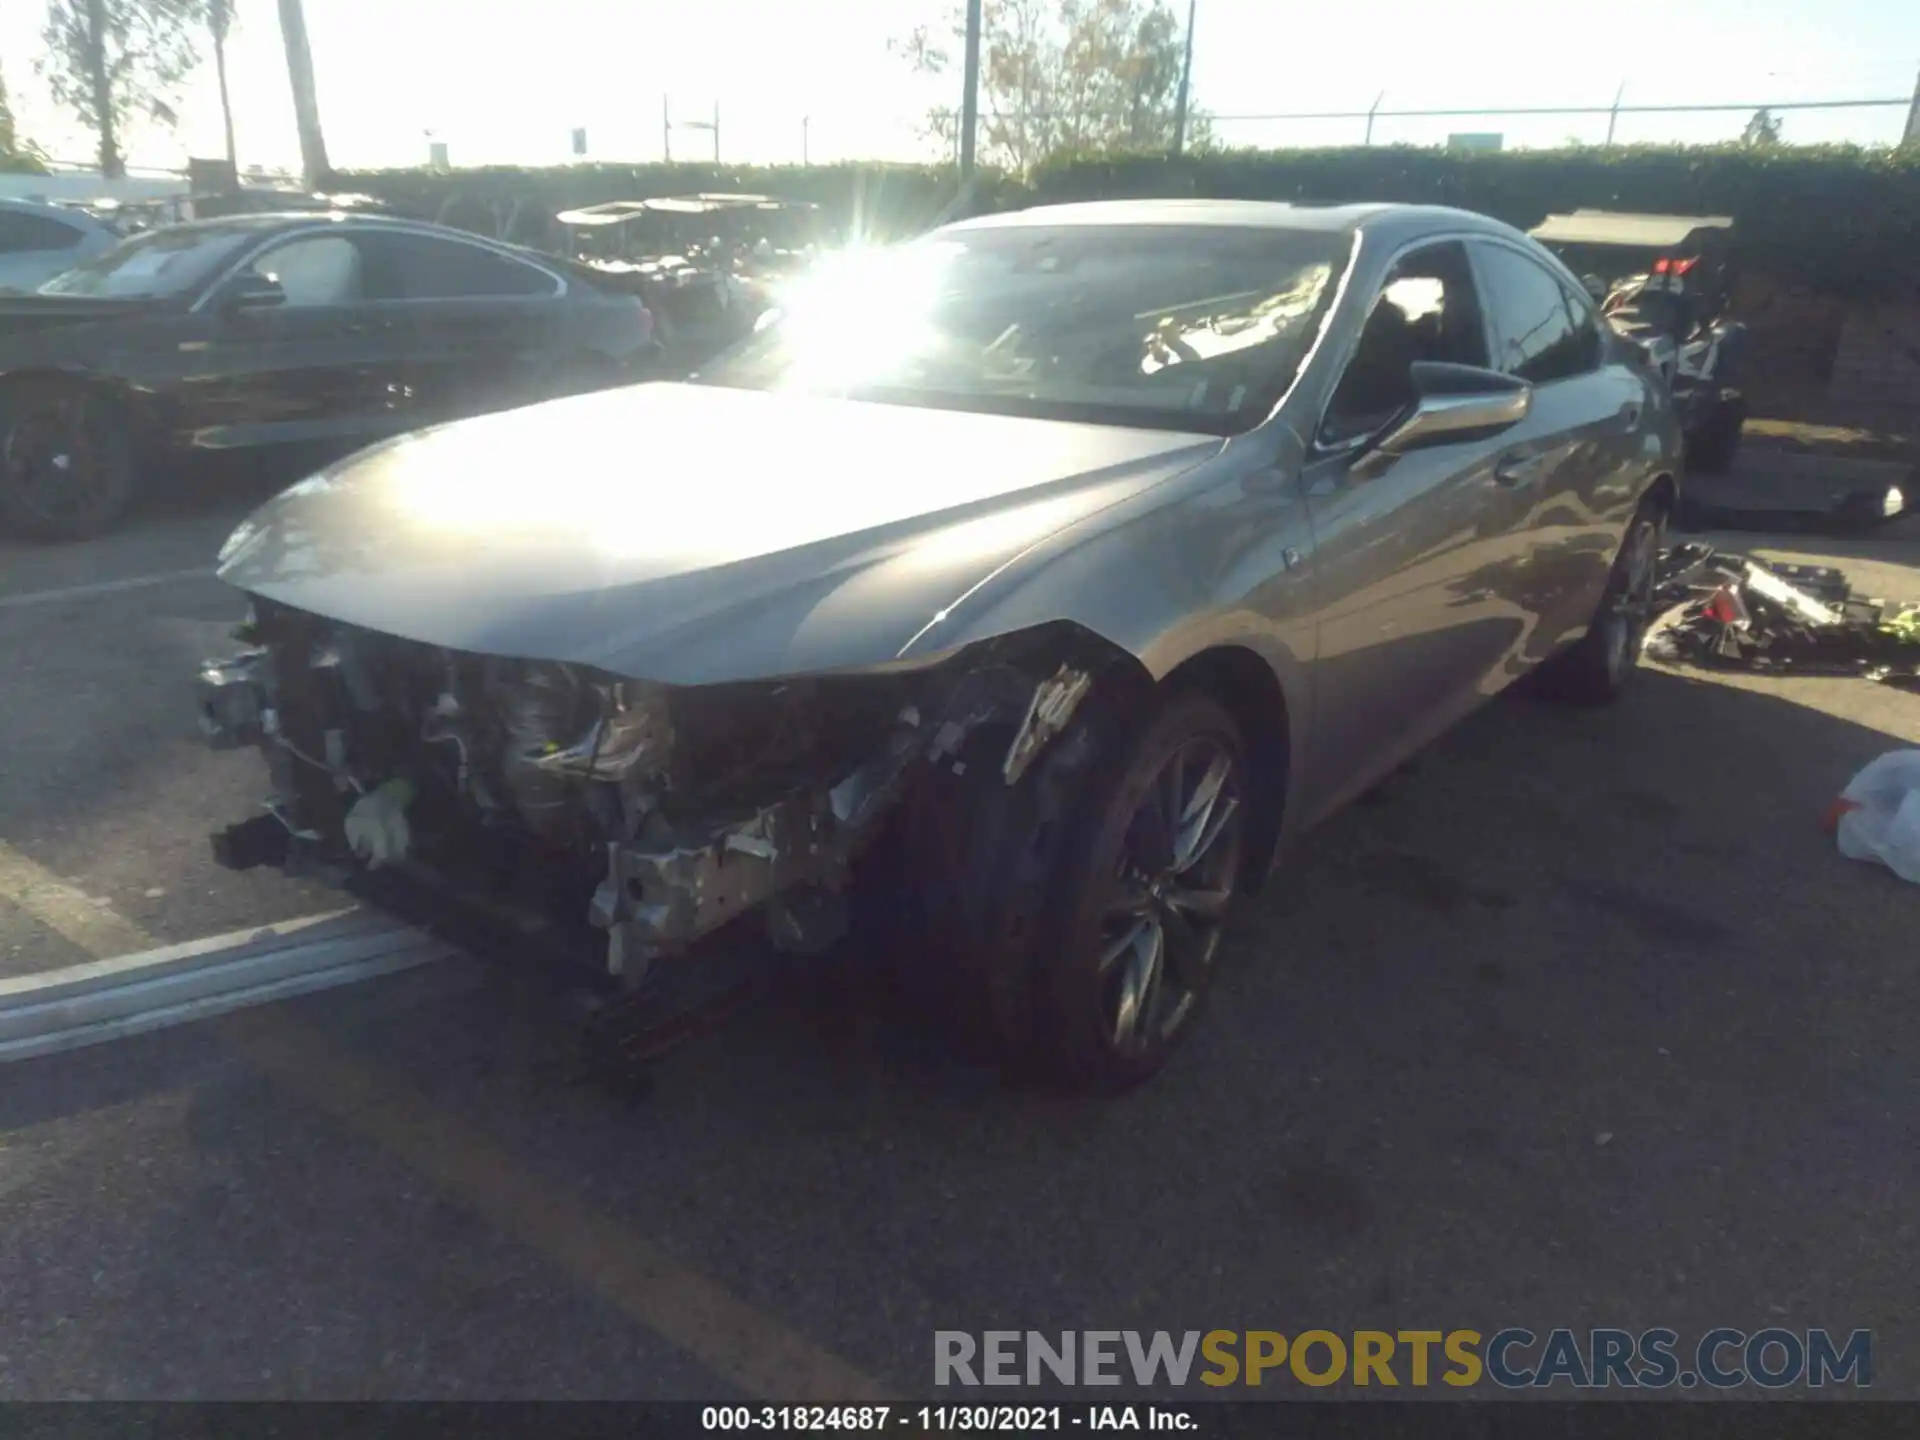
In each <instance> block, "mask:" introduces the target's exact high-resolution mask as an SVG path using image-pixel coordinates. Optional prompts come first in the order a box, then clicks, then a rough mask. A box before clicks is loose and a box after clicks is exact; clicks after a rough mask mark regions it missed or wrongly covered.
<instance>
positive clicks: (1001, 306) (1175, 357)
mask: <svg viewBox="0 0 1920 1440" xmlns="http://www.w3.org/2000/svg"><path fill="white" fill-rule="evenodd" d="M1351 244H1352V241H1351V239H1350V238H1349V237H1348V236H1346V235H1342V234H1332V233H1321V232H1314V231H1291V230H1281V229H1266V228H1254V227H1246V228H1241V227H1228V226H1187V225H1099V226H1095V225H1084V226H1079V225H1077V226H1068V225H1019V224H1015V225H1006V226H993V227H982V228H980V229H958V230H953V231H947V232H940V233H936V234H934V235H932V236H929V237H927V238H925V239H923V240H919V241H916V242H913V243H911V244H907V245H902V246H897V247H890V248H884V249H874V250H868V251H854V252H849V253H847V254H845V255H842V256H838V257H835V258H834V259H833V260H832V261H830V262H823V263H822V265H821V266H820V267H819V268H818V269H817V270H816V271H813V272H810V273H809V274H808V275H807V276H806V277H804V278H803V279H802V280H800V281H798V282H796V283H795V284H794V285H793V286H791V287H789V288H788V290H787V291H786V292H785V293H784V294H783V295H782V296H780V298H779V299H778V300H777V301H776V307H777V308H776V313H775V315H774V317H773V319H772V321H771V323H770V324H768V325H767V326H766V327H765V328H763V329H762V330H761V331H760V332H759V333H758V334H756V335H754V336H753V337H751V338H750V339H748V340H747V341H746V342H745V343H744V344H742V345H741V346H739V347H737V348H736V349H735V350H733V351H732V352H730V353H729V354H727V355H726V356H723V357H722V358H721V359H720V360H719V361H717V362H716V363H715V364H713V365H711V366H709V367H708V368H707V369H706V370H705V371H703V372H702V373H701V374H699V375H697V376H696V377H695V378H696V379H697V380H699V381H701V382H702V383H706V384H713V385H726V386H733V387H736V388H740V389H751V390H800V391H807V392H812V393H820V394H836V395H846V396H851V397H855V398H862V399H878V400H887V401H893V402H896V403H902V404H917V405H927V406H933V407H939V408H949V409H976V410H986V411H994V412H1000V413H1005V414H1016V415H1033V416H1037V417H1040V418H1048V419H1074V420H1084V421H1088V422H1091V423H1101V424H1117V425H1137V426H1146V427H1151V428H1164V429H1170V430H1189V431H1197V432H1199V433H1203V434H1219V435H1228V434H1235V433H1238V432H1240V431H1242V430H1247V429H1250V428H1252V427H1253V426H1254V425H1257V424H1258V423H1259V422H1260V421H1261V420H1263V419H1264V418H1265V417H1266V416H1267V414H1268V413H1269V412H1270V411H1271V410H1272V408H1273V406H1274V405H1275V404H1276V403H1277V402H1278V401H1279V399H1280V397H1281V396H1282V395H1284V394H1285V393H1286V391H1287V389H1288V388H1289V387H1290V386H1291V385H1292V383H1293V380H1294V377H1295V376H1296V375H1297V374H1298V372H1299V369H1300V365H1301V362H1302V361H1303V359H1304V358H1305V356H1306V354H1307V351H1308V349H1309V348H1310V347H1311V345H1312V343H1313V340H1314V337H1315V335H1316V334H1317V333H1318V330H1319V326H1320V322H1321V319H1322V317H1323V316H1324V315H1325V312H1326V307H1327V305H1328V304H1329V303H1330V302H1331V296H1332V294H1333V289H1334V285H1333V281H1334V277H1335V276H1336V275H1337V274H1338V273H1339V271H1340V270H1341V269H1342V268H1343V267H1344V265H1345V264H1346V260H1347V256H1348V254H1349V252H1350V247H1351Z"/></svg>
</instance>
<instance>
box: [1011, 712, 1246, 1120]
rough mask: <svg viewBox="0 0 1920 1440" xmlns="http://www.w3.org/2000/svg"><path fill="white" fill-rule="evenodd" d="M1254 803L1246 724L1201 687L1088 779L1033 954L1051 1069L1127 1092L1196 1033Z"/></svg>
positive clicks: (1041, 1032) (1040, 1031) (1077, 1082)
mask: <svg viewBox="0 0 1920 1440" xmlns="http://www.w3.org/2000/svg"><path fill="white" fill-rule="evenodd" d="M1247 797H1248V770H1247V761H1246V744H1245V741H1244V739H1243V738H1242V736H1241V734H1240V728H1239V726H1238V725H1237V724H1236V723H1235V721H1234V718H1233V716H1232V715H1231V714H1229V713H1228V712H1227V710H1226V709H1225V708H1224V707H1223V706H1221V705H1220V704H1219V703H1218V702H1217V701H1215V700H1213V699H1212V698H1210V697H1209V696H1206V695H1202V694H1185V695H1180V696H1178V697H1176V698H1173V699H1172V700H1170V701H1168V702H1167V703H1166V704H1165V706H1164V708H1163V709H1161V710H1160V712H1159V713H1158V714H1157V715H1156V716H1155V717H1154V718H1153V720H1152V721H1151V722H1150V723H1148V724H1147V725H1146V726H1145V728H1144V729H1142V730H1141V731H1139V732H1137V735H1136V738H1135V739H1134V740H1133V741H1132V743H1131V744H1130V745H1129V746H1128V747H1127V748H1126V749H1125V750H1124V751H1123V752H1121V753H1120V754H1118V755H1117V756H1116V757H1115V758H1114V759H1113V761H1112V763H1110V764H1109V765H1106V766H1102V767H1100V768H1098V769H1097V770H1096V771H1095V772H1094V773H1093V774H1092V775H1090V776H1089V777H1088V780H1087V783H1086V788H1085V790H1084V791H1083V793H1082V794H1081V796H1080V797H1079V806H1078V814H1077V815H1076V816H1075V818H1074V821H1073V824H1072V830H1073V834H1072V837H1071V840H1070V842H1069V844H1068V845H1067V846H1066V847H1065V856H1066V859H1065V863H1063V864H1062V865H1061V867H1060V869H1059V871H1058V880H1057V882H1056V883H1057V889H1056V892H1055V894H1054V896H1053V897H1052V899H1051V902H1050V904H1049V907H1048V909H1049V914H1048V916H1047V923H1046V925H1045V933H1044V940H1043V944H1042V946H1041V947H1040V949H1039V951H1038V964H1039V972H1040V973H1039V974H1038V976H1037V977H1036V978H1037V982H1038V983H1037V985H1036V990H1037V994H1036V1000H1037V1002H1038V1003H1037V1009H1038V1012H1039V1015H1038V1019H1039V1021H1040V1023H1039V1025H1038V1027H1037V1030H1036V1033H1035V1036H1034V1044H1035V1047H1036V1051H1037V1052H1038V1053H1037V1054H1036V1056H1035V1057H1034V1058H1036V1059H1038V1060H1039V1061H1041V1062H1042V1064H1043V1065H1044V1066H1045V1068H1046V1069H1048V1070H1050V1071H1052V1072H1054V1073H1055V1074H1056V1075H1057V1076H1058V1077H1059V1078H1061V1079H1063V1080H1065V1081H1067V1082H1068V1083H1070V1084H1072V1085H1073V1086H1074V1087H1075V1088H1079V1089H1086V1090H1093V1091H1103V1092H1112V1091H1117V1090H1123V1089H1127V1088H1129V1087H1131V1086H1133V1085H1137V1084H1139V1083H1140V1082H1141V1081H1144V1080H1146V1079H1147V1078H1149V1077H1150V1076H1152V1075H1153V1074H1154V1073H1155V1072H1157V1071H1158V1070H1159V1069H1160V1068H1161V1066H1163V1065H1164V1064H1165V1063H1166V1061H1167V1059H1168V1058H1169V1057H1170V1056H1171V1054H1172V1053H1173V1050H1174V1048H1175V1046H1176V1045H1178V1044H1179V1042H1180V1041H1181V1040H1182V1039H1184V1038H1185V1036H1186V1035H1187V1033H1188V1032H1189V1031H1190V1030H1191V1029H1192V1027H1193V1024H1194V1021H1195V1018H1196V1016H1197V1013H1198V1011H1199V1008H1200V1003H1201V1000H1202V998H1203V997H1204V995H1205V993H1206V990H1207V986H1208V983H1209V981H1210V980H1211V978H1212V974H1213V969H1214V962H1215V954H1216V951H1217V950H1218V948H1219V944H1220V938H1221V934H1222V930H1223V927H1224V924H1225V921H1226V918H1227V913H1228V911H1229V909H1230V907H1231V905H1232V902H1233V899H1234V894H1235V891H1236V890H1237V889H1238V886H1239V880H1240V871H1241V866H1242V862H1243V857H1244V853H1245V851H1244V844H1245V841H1244V837H1245V825H1246V818H1247V813H1246V812H1247Z"/></svg>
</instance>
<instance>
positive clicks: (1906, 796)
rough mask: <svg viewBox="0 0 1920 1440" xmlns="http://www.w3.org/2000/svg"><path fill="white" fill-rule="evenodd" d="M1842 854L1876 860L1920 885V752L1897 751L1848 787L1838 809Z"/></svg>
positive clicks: (1905, 878) (1857, 858)
mask: <svg viewBox="0 0 1920 1440" xmlns="http://www.w3.org/2000/svg"><path fill="white" fill-rule="evenodd" d="M1832 814H1833V818H1834V819H1835V820H1836V821H1837V823H1836V824H1835V826H1834V833H1835V835H1836V837H1837V838H1838V840H1839V842H1840V853H1841V854H1842V855H1844V856H1846V857H1847V858H1848V859H1849V860H1877V861H1879V862H1880V863H1881V864H1882V865H1885V866H1886V867H1887V868H1888V869H1889V870H1891V871H1893V873H1894V874H1896V875H1898V876H1899V877H1900V878H1901V879H1902V880H1910V881H1912V882H1913V883H1914V884H1916V885H1920V750H1892V751H1889V752H1888V753H1887V754H1885V755H1882V756H1881V757H1880V758H1879V759H1878V760H1875V761H1874V762H1873V763H1872V764H1871V765H1869V766H1867V768H1866V769H1864V770H1862V771H1861V772H1860V773H1859V774H1858V775H1856V776H1854V777H1853V779H1852V780H1851V781H1849V782H1848V784H1847V788H1846V789H1844V790H1842V791H1841V792H1840V799H1839V800H1838V801H1837V802H1835V804H1834V807H1833V812H1832Z"/></svg>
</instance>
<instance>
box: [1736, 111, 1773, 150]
mask: <svg viewBox="0 0 1920 1440" xmlns="http://www.w3.org/2000/svg"><path fill="white" fill-rule="evenodd" d="M1740 143H1741V144H1742V145H1752V146H1764V145H1778V144H1779V143H1780V118H1779V117H1778V116H1777V115H1775V114H1774V113H1773V112H1772V111H1771V110H1769V109H1767V108H1766V106H1764V105H1763V106H1761V107H1760V108H1759V109H1758V110H1756V111H1754V112H1753V118H1752V119H1751V120H1749V121H1747V128H1746V129H1744V130H1742V131H1741V132H1740Z"/></svg>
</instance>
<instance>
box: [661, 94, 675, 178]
mask: <svg viewBox="0 0 1920 1440" xmlns="http://www.w3.org/2000/svg"><path fill="white" fill-rule="evenodd" d="M660 158H661V160H662V161H663V162H665V163H666V164H668V165H671V164H672V163H673V100H672V98H671V97H670V96H666V95H662V96H661V97H660Z"/></svg>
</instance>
